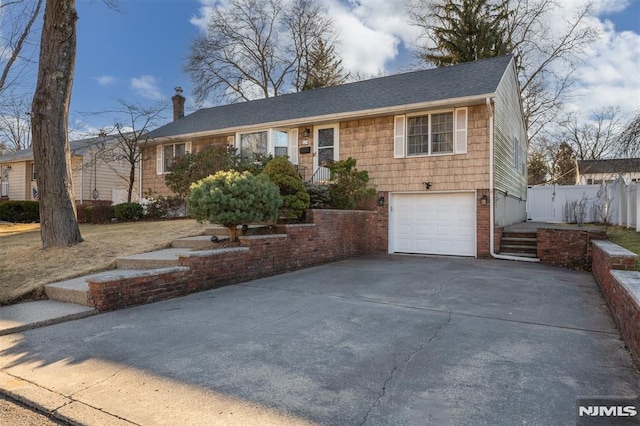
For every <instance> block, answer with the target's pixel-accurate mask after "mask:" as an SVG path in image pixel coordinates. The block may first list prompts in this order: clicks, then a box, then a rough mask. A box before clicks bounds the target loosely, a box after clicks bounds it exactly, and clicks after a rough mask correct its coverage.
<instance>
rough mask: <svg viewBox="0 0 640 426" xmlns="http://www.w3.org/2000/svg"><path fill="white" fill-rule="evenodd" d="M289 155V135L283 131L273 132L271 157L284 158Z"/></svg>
mask: <svg viewBox="0 0 640 426" xmlns="http://www.w3.org/2000/svg"><path fill="white" fill-rule="evenodd" d="M288 154H289V135H288V134H287V132H285V131H283V130H274V132H273V156H274V157H286V156H287V155H288Z"/></svg>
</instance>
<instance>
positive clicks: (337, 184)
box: [327, 157, 376, 210]
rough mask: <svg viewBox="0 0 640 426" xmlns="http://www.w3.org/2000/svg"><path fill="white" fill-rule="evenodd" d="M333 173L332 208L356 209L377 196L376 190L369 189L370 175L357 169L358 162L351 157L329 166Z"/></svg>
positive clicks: (330, 188)
mask: <svg viewBox="0 0 640 426" xmlns="http://www.w3.org/2000/svg"><path fill="white" fill-rule="evenodd" d="M327 167H328V168H329V171H330V172H331V181H332V183H331V184H330V185H329V191H330V192H331V204H332V207H334V208H337V209H348V210H350V209H355V208H357V207H358V205H359V204H360V203H364V202H367V201H369V200H370V199H372V198H374V197H375V196H376V190H375V188H367V183H368V182H369V173H368V172H367V171H366V170H362V171H359V170H358V169H357V168H356V160H355V159H353V158H351V157H349V158H347V159H346V160H343V161H336V162H335V163H332V164H329V165H328V166H327Z"/></svg>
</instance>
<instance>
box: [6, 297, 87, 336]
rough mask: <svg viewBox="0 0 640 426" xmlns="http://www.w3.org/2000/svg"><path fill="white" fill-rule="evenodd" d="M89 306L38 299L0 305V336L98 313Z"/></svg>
mask: <svg viewBox="0 0 640 426" xmlns="http://www.w3.org/2000/svg"><path fill="white" fill-rule="evenodd" d="M97 313H98V311H97V310H96V309H94V308H90V307H88V306H81V305H78V304H75V303H65V302H58V301H55V300H38V301H35V302H25V303H17V304H15V305H9V306H2V307H0V336H4V335H7V334H12V333H20V332H22V331H25V330H30V329H32V328H37V327H43V326H45V325H51V324H58V323H61V322H65V321H71V320H74V319H79V318H85V317H88V316H91V315H95V314H97Z"/></svg>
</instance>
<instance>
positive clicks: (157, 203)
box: [144, 191, 186, 219]
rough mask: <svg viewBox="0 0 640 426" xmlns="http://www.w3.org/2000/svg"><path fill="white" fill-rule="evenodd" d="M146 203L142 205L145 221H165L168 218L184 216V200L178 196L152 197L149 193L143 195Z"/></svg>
mask: <svg viewBox="0 0 640 426" xmlns="http://www.w3.org/2000/svg"><path fill="white" fill-rule="evenodd" d="M144 197H145V199H146V200H147V203H146V204H145V205H144V217H145V218H146V219H166V218H168V217H184V216H185V215H186V206H185V199H184V198H182V197H181V196H179V195H176V196H173V197H164V196H162V195H154V194H153V193H152V192H151V191H148V192H146V193H145V194H144Z"/></svg>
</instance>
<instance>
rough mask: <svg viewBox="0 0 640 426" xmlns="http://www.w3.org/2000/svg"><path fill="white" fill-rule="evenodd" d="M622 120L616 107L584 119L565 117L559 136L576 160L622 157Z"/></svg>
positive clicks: (592, 113) (573, 115)
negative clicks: (567, 144)
mask: <svg viewBox="0 0 640 426" xmlns="http://www.w3.org/2000/svg"><path fill="white" fill-rule="evenodd" d="M622 121H623V118H622V115H621V113H620V109H619V108H615V107H607V108H602V109H598V110H596V111H592V112H591V113H590V114H589V115H588V116H587V117H584V118H582V117H579V116H578V114H576V113H572V114H569V116H568V118H567V119H566V120H565V121H564V122H562V123H561V129H562V131H561V132H560V137H561V139H563V140H565V141H567V142H568V143H569V145H571V147H572V149H573V151H574V153H575V157H576V159H578V160H602V159H604V158H612V157H615V156H618V155H619V154H622V152H623V151H624V149H625V147H624V144H622V143H621V133H622V131H623V123H622Z"/></svg>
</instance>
